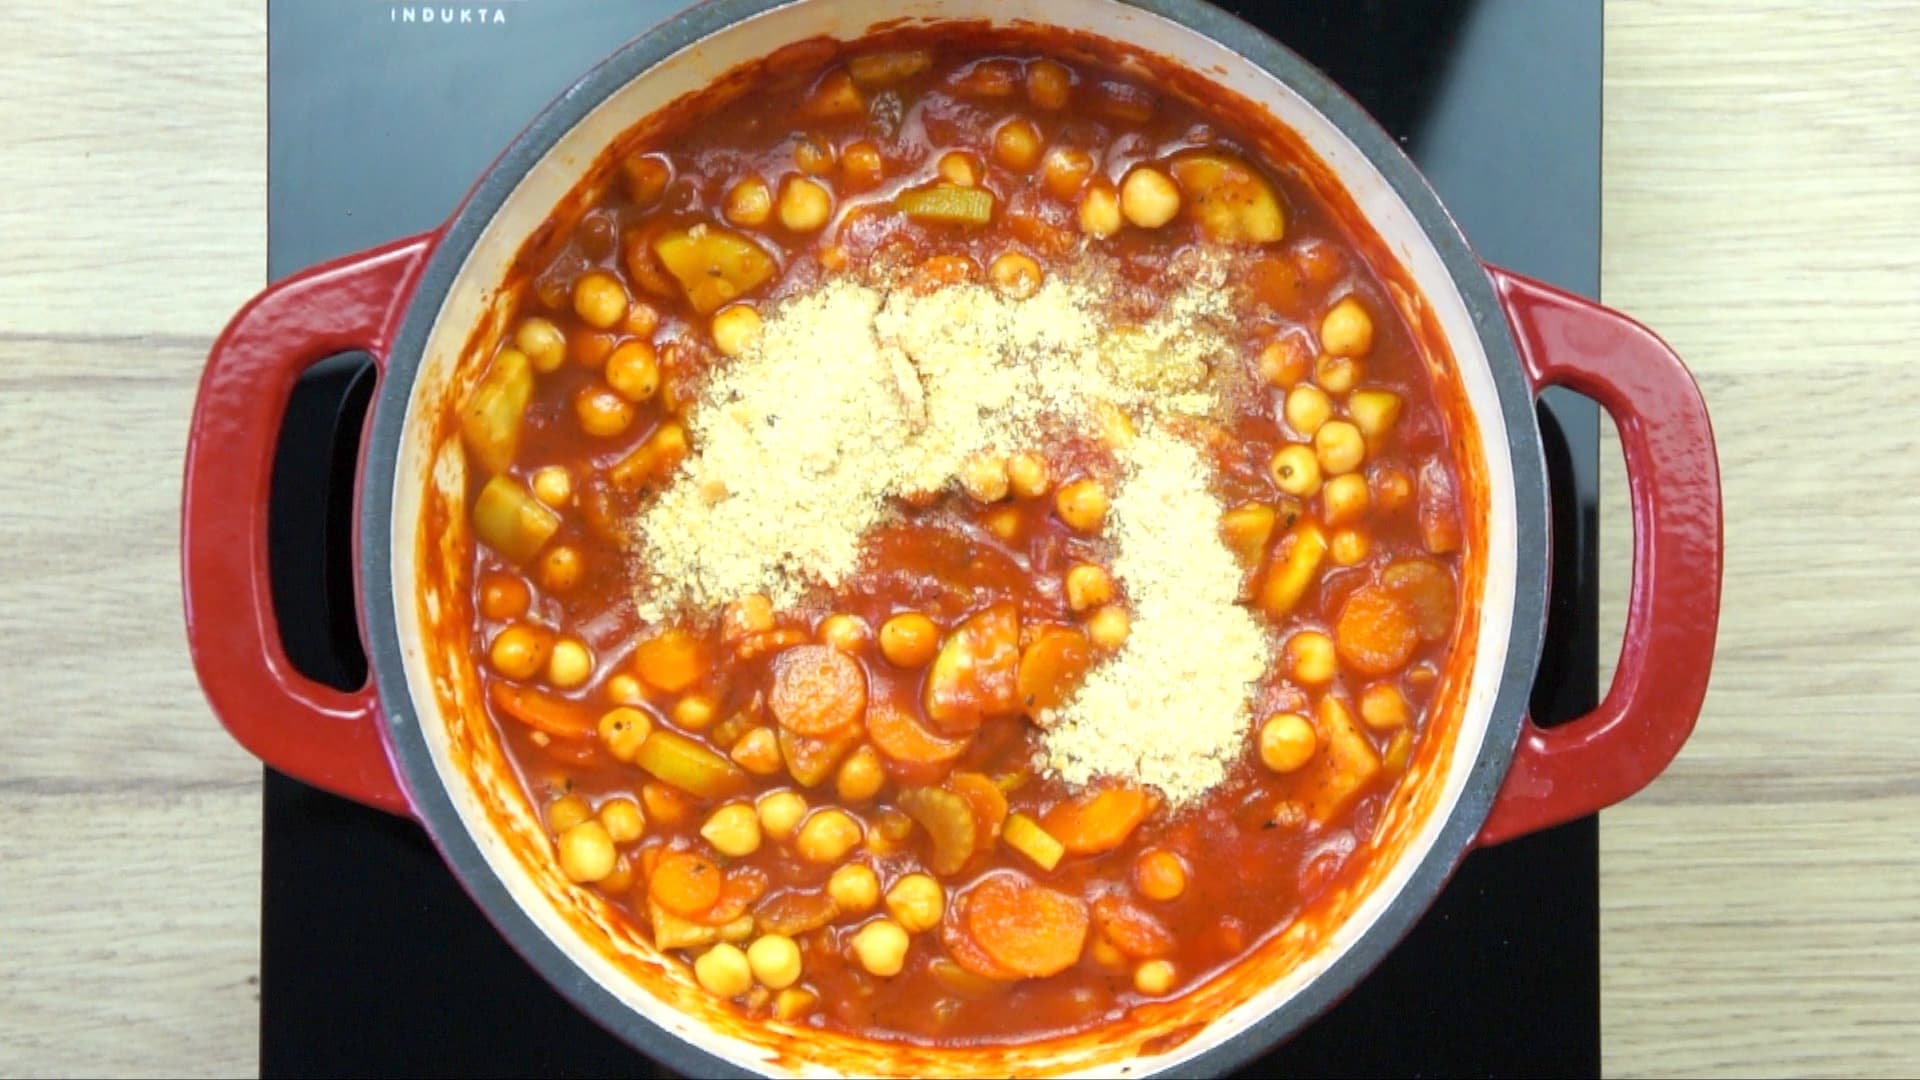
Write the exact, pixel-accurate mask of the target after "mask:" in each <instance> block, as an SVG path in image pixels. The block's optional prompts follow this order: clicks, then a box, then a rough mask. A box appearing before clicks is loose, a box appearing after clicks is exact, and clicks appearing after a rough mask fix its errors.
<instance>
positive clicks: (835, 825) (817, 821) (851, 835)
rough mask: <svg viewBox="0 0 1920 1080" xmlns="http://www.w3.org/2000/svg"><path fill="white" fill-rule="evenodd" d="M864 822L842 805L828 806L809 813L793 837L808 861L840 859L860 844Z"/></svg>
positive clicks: (800, 852) (801, 854)
mask: <svg viewBox="0 0 1920 1080" xmlns="http://www.w3.org/2000/svg"><path fill="white" fill-rule="evenodd" d="M860 836H861V832H860V823H859V822H858V821H855V820H854V819H853V815H852V814H849V813H847V812H846V811H845V810H841V809H839V808H838V807H831V806H830V807H827V808H826V809H824V810H816V811H814V812H813V813H811V814H809V815H807V820H806V821H804V822H802V823H801V825H800V834H799V835H798V836H795V837H794V838H793V847H794V850H795V851H797V852H799V854H800V857H801V858H803V859H805V860H807V861H808V862H816V863H830V862H839V861H840V859H841V858H843V857H844V856H845V855H846V854H847V852H849V851H852V850H853V849H854V848H855V847H858V846H859V844H860Z"/></svg>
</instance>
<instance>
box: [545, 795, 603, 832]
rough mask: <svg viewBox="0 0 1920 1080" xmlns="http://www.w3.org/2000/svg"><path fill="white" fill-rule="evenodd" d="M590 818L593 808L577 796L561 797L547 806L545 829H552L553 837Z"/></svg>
mask: <svg viewBox="0 0 1920 1080" xmlns="http://www.w3.org/2000/svg"><path fill="white" fill-rule="evenodd" d="M592 818H593V807H591V806H588V805H587V800H585V799H583V798H581V797H580V796H578V795H562V796H561V797H560V798H558V799H555V800H553V802H551V803H549V804H547V828H549V829H552V830H553V834H554V835H555V836H559V835H560V834H561V833H563V832H566V831H567V830H568V829H571V828H573V827H574V826H575V825H578V824H580V823H581V822H583V821H589V820H592Z"/></svg>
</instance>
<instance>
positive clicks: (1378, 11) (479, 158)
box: [260, 0, 1601, 1076]
mask: <svg viewBox="0 0 1920 1080" xmlns="http://www.w3.org/2000/svg"><path fill="white" fill-rule="evenodd" d="M677 6H679V5H678V4H677V3H676V2H675V0H499V2H497V3H490V4H462V3H455V4H452V5H448V4H442V3H434V4H425V3H422V4H412V3H389V2H385V0H273V2H272V3H271V4H270V6H269V9H268V71H267V74H268V88H269V96H268V114H269V187H268V226H269V232H268V262H269V267H268V269H269V273H270V276H271V277H273V278H275V279H277V278H280V277H284V276H286V275H287V274H290V273H292V272H294V271H296V270H299V269H301V268H302V267H305V266H308V265H311V264H313V263H315V262H318V261H321V260H323V259H327V258H331V257H334V256H337V255H341V254H345V253H347V252H351V251H355V250H358V249H360V248H363V247H367V246H369V245H371V244H374V243H378V242H380V241H382V240H386V239H389V238H392V237H395V236H399V235H401V234H404V233H410V232H416V231H420V230H424V229H428V228H431V227H433V226H434V225H436V224H438V223H439V222H440V221H441V220H442V219H444V218H445V217H446V216H447V214H448V213H450V212H451V210H452V209H453V207H454V206H455V204H456V203H457V202H458V200H459V198H460V196H461V195H462V194H463V193H464V192H465V190H466V188H467V187H468V185H469V184H471V183H472V181H473V179H474V178H475V177H476V176H477V175H478V174H479V172H480V171H481V170H482V169H483V168H484V167H485V166H486V165H487V163H488V162H489V161H490V160H491V159H492V158H493V156H494V155H495V154H496V153H497V152H498V151H499V150H500V149H501V148H502V147H504V146H505V145H506V143H507V142H508V141H509V140H510V139H511V138H512V137H513V135H514V133H515V132H516V131H518V130H519V128H520V127H522V126H523V125H524V124H525V123H526V122H527V121H528V120H529V119H531V118H532V117H533V115H534V114H535V113H536V112H537V111H538V110H539V109H540V108H541V106H543V105H544V104H545V103H546V102H547V101H548V100H550V99H551V98H552V97H554V96H555V95H556V94H558V93H559V92H560V91H561V90H563V89H564V88H565V87H566V86H567V85H568V84H569V83H570V82H571V81H572V80H573V79H574V78H576V77H577V76H578V75H579V74H580V73H581V72H583V71H584V70H586V68H588V67H589V66H590V65H592V64H593V63H594V62H595V61H597V60H599V59H600V58H601V57H603V56H605V55H606V54H607V53H609V52H611V51H612V50H613V49H614V48H616V47H617V46H618V45H619V44H621V43H622V42H624V41H626V40H627V39H629V38H630V37H632V36H634V35H635V34H637V33H639V32H640V31H642V30H644V29H645V28H646V27H647V26H649V25H650V24H652V23H654V22H655V21H657V20H658V19H659V18H661V17H662V16H664V15H665V14H667V13H669V12H670V11H672V10H673V9H674V8H676V7H677ZM1227 6H1228V7H1229V8H1231V9H1234V10H1236V11H1237V12H1238V13H1239V14H1241V15H1242V16H1243V17H1245V18H1248V19H1249V20H1250V21H1253V22H1255V23H1257V24H1258V25H1260V26H1262V27H1263V28H1264V29H1266V30H1267V31H1268V32H1269V33H1271V34H1273V35H1274V36H1275V37H1276V38H1278V39H1279V40H1280V41H1282V42H1284V43H1286V44H1287V45H1289V46H1291V47H1292V48H1294V49H1295V50H1296V51H1298V52H1300V53H1302V54H1303V55H1305V56H1306V57H1307V58H1308V59H1309V60H1311V61H1313V62H1314V63H1316V64H1318V65H1319V66H1320V67H1322V68H1323V69H1324V70H1326V71H1327V72H1328V73H1329V74H1331V75H1332V76H1333V78H1334V79H1335V80H1336V81H1338V82H1339V83H1340V84H1341V85H1342V86H1344V87H1346V89H1347V90H1348V91H1349V92H1351V93H1352V94H1353V95H1354V96H1355V97H1356V98H1357V99H1359V101H1360V103H1361V104H1362V105H1363V106H1365V107H1366V108H1367V109H1368V110H1369V111H1371V112H1372V113H1373V114H1374V115H1375V116H1376V117H1378V118H1379V119H1380V121H1381V122H1382V123H1383V124H1384V125H1385V126H1386V127H1387V128H1388V130H1390V131H1391V132H1393V133H1394V135H1396V136H1397V137H1399V138H1400V139H1401V140H1402V142H1403V144H1404V145H1405V146H1406V147H1407V148H1408V150H1409V151H1410V152H1411V154H1412V155H1413V157H1414V159H1415V160H1416V161H1417V162H1418V163H1419V164H1420V166H1421V168H1422V169H1423V170H1424V171H1425V173H1426V175H1427V176H1428V177H1429V178H1430V179H1431V180H1432V182H1433V184H1434V186H1435V187H1436V188H1438V189H1439V192H1440V195H1441V197H1442V198H1443V199H1444V200H1445V201H1446V203H1447V205H1448V206H1449V207H1450V208H1451V210H1452V211H1453V213H1454V214H1455V216H1456V217H1458V219H1459V220H1460V222H1461V225H1462V226H1463V228H1464V229H1465V231H1466V233H1467V236H1468V237H1469V239H1470V240H1472V242H1473V243H1474V245H1475V247H1476V248H1477V250H1478V251H1479V252H1480V253H1481V254H1482V255H1483V256H1484V257H1485V258H1487V259H1490V260H1493V261H1495V262H1499V263H1502V264H1504V265H1506V266H1509V267H1512V268H1514V269H1517V270H1520V271H1522V272H1524V273H1527V274H1531V275H1534V276H1537V277H1541V278H1545V279H1547V280H1549V281H1553V282H1555V283H1557V284H1559V285H1561V286H1563V287H1565V288H1568V289H1571V290H1573V291H1575V292H1580V293H1584V294H1586V295H1589V296H1592V295H1595V294H1596V293H1597V289H1598V285H1599V266H1600V258H1599V255H1600V171H1599V169H1600V49H1601V40H1600V34H1601V18H1600V5H1599V2H1598V0H1554V2H1553V3H1519V2H1515V0H1482V2H1461V0H1455V2H1425V3H1419V4H1404V3H1398V2H1393V0H1379V2H1364V3H1361V2H1354V3H1318V2H1316V3H1307V2H1304V0H1302V2H1299V3H1266V4H1251V3H1249V4H1228V5H1227ZM370 390H371V378H370V373H369V372H368V370H367V367H366V365H365V363H364V360H363V359H362V358H355V357H342V358H338V359H336V360H333V361H329V362H327V363H325V364H322V365H320V366H319V367H317V368H315V369H314V370H313V371H312V372H310V373H309V374H308V376H307V377H306V378H305V379H304V380H303V381H302V383H301V385H300V387H299V389H298V390H297V392H296V395H295V400H294V402H293V404H292V407H291V409H290V413H289V417H288V422H287V433H286V436H285V437H284V438H283V440H282V444H281V449H280V452H279V455H278V458H277V460H276V463H275V495H274V510H273V515H272V524H271V533H272V545H273V559H274V567H273V569H274V582H275V590H276V597H275V599H276V604H277V606H278V608H279V611H280V615H281V622H282V627H283V633H284V634H285V636H286V639H287V647H288V651H289V653H290V654H291V655H292V656H293V658H294V660H295V662H296V663H297V664H298V665H299V666H301V667H302V668H303V669H304V670H306V671H308V672H309V673H311V674H313V675H315V676H316V677H319V678H323V679H325V680H327V681H330V682H333V683H336V684H338V685H342V686H351V685H357V684H358V683H359V682H360V681H361V680H362V679H363V678H364V676H365V670H366V669H365V660H364V658H363V657H362V656H361V655H360V652H359V644H358V639H357V634H356V631H355V629H354V625H353V616H352V609H351V604H352V597H351V579H352V572H351V563H350V561H349V560H350V555H349V551H348V548H349V540H350V532H349V529H350V514H349V503H350V499H351V492H350V488H349V484H348V483H347V482H346V481H345V480H344V479H343V478H345V477H347V476H348V475H349V470H350V468H351V463H352V461H353V456H354V450H355V447H356V445H357V437H358V434H357V433H358V423H359V418H360V416H361V415H362V414H363V412H364V410H365V407H366V402H367V399H368V396H369V393H370ZM1541 415H1542V419H1543V426H1544V427H1545V429H1546V434H1547V444H1548V456H1549V464H1550V467H1551V470H1552V481H1553V485H1554V494H1555V504H1554V522H1555V526H1554V527H1555V532H1554V543H1555V558H1554V592H1553V599H1552V614H1551V618H1550V625H1549V632H1548V639H1547V645H1546V650H1545V654H1544V659H1543V667H1542V672H1541V677H1540V681H1539V684H1538V687H1537V689H1536V692H1535V696H1534V713H1535V715H1536V716H1538V717H1542V718H1543V719H1545V720H1548V721H1551V720H1554V719H1564V718H1567V717H1570V716H1573V715H1576V714H1577V713H1579V712H1580V711H1582V710H1583V709H1585V708H1586V707H1588V706H1590V705H1591V704H1592V703H1593V701H1594V700H1595V697H1596V678H1597V674H1596V670H1597V664H1596V648H1597V633H1596V627H1595V610H1596V603H1595V597H1596V585H1595V572H1596V569H1595V560H1594V544H1595V542H1596V539H1597V525H1598V518H1597V513H1598V512H1597V508H1596V507H1597V484H1598V476H1597V471H1598V461H1597V455H1598V417H1597V412H1596V410H1595V409H1594V407H1593V406H1592V404H1591V403H1589V402H1587V401H1585V400H1583V399H1579V398H1576V397H1573V396H1570V395H1563V394H1560V393H1559V392H1555V393H1554V394H1552V395H1549V398H1548V400H1547V402H1546V403H1545V404H1544V405H1543V407H1542V410H1541ZM329 475H331V476H332V477H334V478H335V479H334V480H333V482H331V483H329V481H328V479H327V478H328V477H329ZM265 788H266V790H265V794H266V799H265V825H266V829H265V836H266V839H265V859H264V881H263V888H262V893H261V902H262V907H263V918H262V950H261V953H262V955H261V980H260V1019H261V1035H260V1067H261V1072H262V1073H263V1075H267V1076H306V1075H369V1076H371V1075H382V1076H392V1075H448V1076H494V1075H503V1076H504V1075H513V1076H530V1075H554V1076H562V1075H564V1076H589V1075H592V1076H601V1075H604V1076H615V1075H618V1076H632V1075H636V1074H643V1075H644V1074H652V1073H657V1072H658V1071H659V1070H658V1069H657V1068H656V1067H655V1066H654V1065H653V1064H652V1063H651V1062H649V1061H648V1060H647V1059H646V1058H644V1057H642V1056H641V1055H639V1054H637V1053H635V1052H634V1051H632V1050H630V1049H628V1048H627V1047H625V1046H624V1045H623V1044H621V1043H620V1042H618V1041H617V1040H615V1039H614V1038H613V1037H611V1036H609V1035H607V1034H606V1033H605V1032H603V1031H602V1030H601V1029H600V1028H599V1027H597V1026H596V1025H595V1024H593V1023H592V1022H591V1021H589V1020H587V1019H586V1018H585V1017H584V1016H582V1015H581V1014H579V1013H578V1012H576V1011H575V1010H574V1009H573V1008H572V1006H570V1005H569V1004H568V1003H567V1002H566V1001H565V1000H564V999H562V998H561V997H560V996H559V995H558V994H556V993H555V992H553V991H552V990H550V989H549V988H548V987H547V985H546V984H545V983H544V982H543V981H541V979H540V978H539V977H538V976H536V975H535V974H534V973H533V972H532V970H531V969H529V968H528V967H527V966H526V965H525V964H524V963H523V962H522V961H521V960H520V959H519V958H518V956H516V955H515V954H514V953H513V952H512V950H511V949H509V948H508V947H507V945H506V944H504V942H503V941H502V940H501V939H500V938H499V936H498V935H497V934H496V933H495V932H494V930H493V928H492V927H491V926H490V925H489V924H488V923H487V921H486V919H485V918H484V917H483V916H482V915H481V914H480V912H479V911H478V909H476V908H475V907H474V906H473V904H472V903H471V901H469V900H468V898H467V896H466V894H465V893H464V892H462V890H461V888H460V886H459V884H458V883H457V882H456V881H455V880H454V879H453V877H452V875H451V874H450V873H449V872H448V871H447V870H446V869H445V868H444V867H443V865H442V864H441V862H440V860H439V857H438V856H437V855H436V853H435V852H434V850H433V847H432V845H431V844H430V843H429V842H428V841H427V838H426V836H425V835H424V833H422V832H421V831H420V829H419V828H418V827H417V826H414V825H413V824H411V823H409V822H406V821H403V820H401V819H398V818H393V817H389V816H387V815H384V814H381V813H378V812H376V811H372V810H367V809H364V808H361V807H358V806H355V805H353V804H351V803H347V802H344V801H342V800H340V799H338V798H335V797H333V796H330V795H327V794H324V793H321V792H318V791H315V790H313V789H311V788H308V787H306V786H304V785H302V784H299V783H297V782H295V781H292V780H289V779H287V778H285V777H283V776H280V775H277V774H275V773H272V772H271V771H269V772H268V773H267V775H266V780H265ZM1598 888H1599V886H1598V877H1597V848H1596V829H1595V825H1594V822H1593V821H1592V820H1587V821H1582V822H1576V823H1573V824H1570V825H1567V826H1563V827H1561V828H1558V829H1555V830H1552V831H1550V832H1548V833H1544V834H1541V835H1538V836H1534V837H1529V838H1526V839H1523V840H1520V841H1517V842H1514V843H1511V844H1508V845H1505V846H1503V847H1500V848H1495V849H1492V850H1488V851H1482V852H1477V853H1475V854H1474V855H1472V856H1471V857H1469V858H1468V859H1467V861H1466V863H1465V865H1464V866H1463V867H1462V869H1461V871H1460V873H1459V874H1458V876H1457V877H1456V878H1455V879H1454V881H1453V882H1452V884H1451V885H1450V886H1449V887H1448V888H1447V890H1446V891H1445V893H1444V894H1443V895H1442V896H1441V898H1440V900H1439V902H1438V903H1437V904H1436V905H1435V906H1434V908H1433V910H1432V911H1431V912H1430V913H1428V915H1427V916H1426V918H1425V919H1424V920H1423V921H1422V922H1421V924H1420V925H1419V926H1418V927H1417V928H1416V929H1415V931H1414V932H1413V933H1412V935H1410V936H1409V937H1408V939H1407V940H1406V941H1405V942H1404V943H1403V944H1402V945H1401V946H1400V947H1399V948H1398V949H1397V950H1396V951H1395V952H1394V953H1393V954H1392V955H1391V956H1390V957H1389V958H1388V959H1387V960H1386V961H1385V962H1384V963H1383V964H1382V965H1381V966H1380V967H1379V969H1378V970H1377V971H1376V972H1375V973H1374V974H1373V975H1372V976H1371V977H1370V978H1368V979H1367V980H1366V981H1365V982H1364V983H1362V984H1361V986H1360V987H1359V988H1358V989H1356V990H1355V991H1354V992H1353V993H1352V994H1351V995H1350V996H1349V997H1348V998H1347V999H1346V1000H1345V1001H1343V1002H1342V1003H1341V1004H1339V1005H1338V1006H1336V1007H1335V1008H1334V1009H1333V1010H1331V1011H1330V1012H1329V1013H1327V1015H1326V1016H1324V1017H1323V1018H1321V1019H1320V1020H1319V1021H1318V1022H1316V1023H1315V1024H1314V1025H1312V1026H1311V1027H1309V1028H1308V1029H1307V1030H1305V1031H1304V1032H1302V1033H1301V1034H1300V1035H1298V1036H1297V1037H1296V1038H1294V1039H1293V1040H1292V1041H1291V1042H1289V1043H1288V1044H1287V1045H1285V1046H1283V1047H1281V1048H1280V1049H1278V1050H1277V1051H1275V1052H1274V1053H1272V1054H1271V1055H1270V1056H1268V1057H1267V1058H1266V1059H1264V1060H1262V1061H1260V1062H1258V1063H1256V1065H1254V1066H1252V1067H1250V1068H1249V1069H1248V1070H1247V1072H1248V1073H1249V1074H1250V1075H1253V1074H1257V1075H1266V1076H1272V1075H1282V1076H1285V1075H1296V1076H1321V1075H1329V1076H1331V1075H1340V1076H1355V1075H1360V1076H1370V1075H1409V1076H1413V1075H1438V1076H1457V1075H1503V1076H1504V1075H1536V1074H1551V1075H1562V1076H1565V1075H1595V1074H1597V1073H1598V1071H1599V1066H1600V1018H1599V1007H1600V1003H1599V992H1600V989H1599V914H1598Z"/></svg>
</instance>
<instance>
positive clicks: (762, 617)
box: [720, 593, 773, 641]
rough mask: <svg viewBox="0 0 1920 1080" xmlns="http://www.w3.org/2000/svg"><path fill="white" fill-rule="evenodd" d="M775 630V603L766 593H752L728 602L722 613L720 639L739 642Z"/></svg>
mask: <svg viewBox="0 0 1920 1080" xmlns="http://www.w3.org/2000/svg"><path fill="white" fill-rule="evenodd" d="M771 629H773V601H772V600H771V599H769V598H768V596H767V594H766V593H751V594H749V595H747V596H743V597H741V598H740V599H738V600H729V601H727V606H726V607H725V608H723V609H722V610H721V612H720V638H721V640H723V641H739V640H741V639H742V638H748V637H752V636H753V635H755V634H763V633H765V632H767V631H768V630H771Z"/></svg>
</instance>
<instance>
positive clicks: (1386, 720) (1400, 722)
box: [1360, 683, 1413, 731]
mask: <svg viewBox="0 0 1920 1080" xmlns="http://www.w3.org/2000/svg"><path fill="white" fill-rule="evenodd" d="M1360 719H1361V720H1362V721H1363V722H1365V723H1366V725H1367V726H1368V727H1370V728H1372V729H1374V730H1375V731H1392V730H1394V729H1395V728H1400V727H1405V726H1406V724H1407V722H1408V721H1409V720H1412V719H1413V706H1411V705H1409V704H1407V698H1406V695H1405V694H1402V693H1401V692H1400V688H1399V687H1397V686H1394V685H1393V684H1392V683H1374V684H1373V685H1372V686H1369V687H1367V688H1366V690H1365V691H1363V692H1362V693H1361V694H1360Z"/></svg>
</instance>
